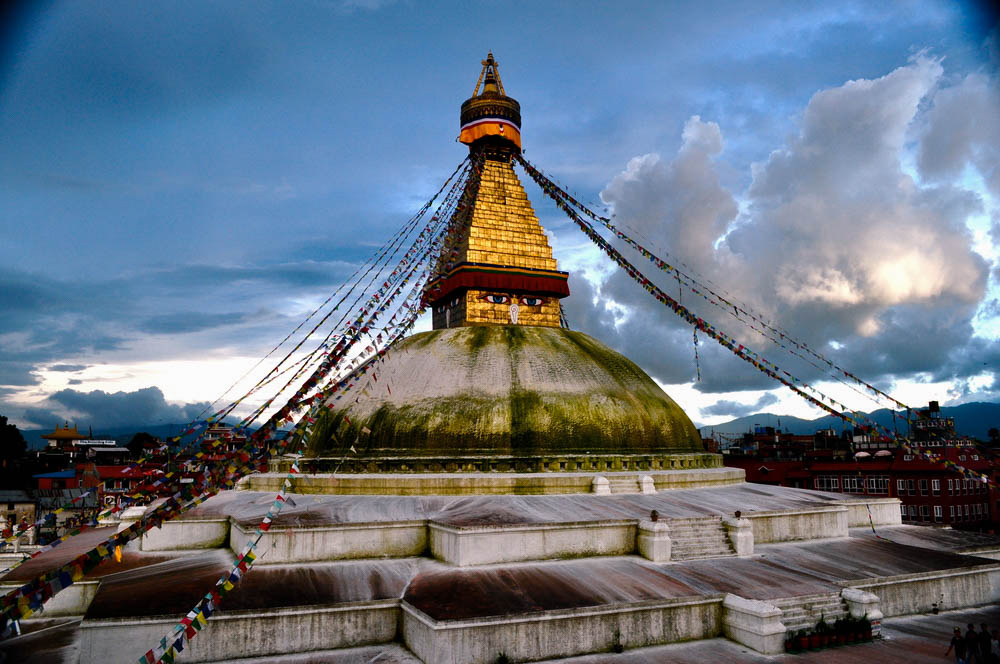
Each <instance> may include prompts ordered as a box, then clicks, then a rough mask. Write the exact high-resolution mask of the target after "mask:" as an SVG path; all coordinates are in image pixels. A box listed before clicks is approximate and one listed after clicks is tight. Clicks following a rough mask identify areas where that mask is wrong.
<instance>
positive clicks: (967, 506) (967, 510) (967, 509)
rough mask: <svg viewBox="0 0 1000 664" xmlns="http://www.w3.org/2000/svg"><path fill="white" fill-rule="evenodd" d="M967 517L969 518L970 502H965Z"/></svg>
mask: <svg viewBox="0 0 1000 664" xmlns="http://www.w3.org/2000/svg"><path fill="white" fill-rule="evenodd" d="M965 518H966V519H968V518H969V504H968V503H966V504H965Z"/></svg>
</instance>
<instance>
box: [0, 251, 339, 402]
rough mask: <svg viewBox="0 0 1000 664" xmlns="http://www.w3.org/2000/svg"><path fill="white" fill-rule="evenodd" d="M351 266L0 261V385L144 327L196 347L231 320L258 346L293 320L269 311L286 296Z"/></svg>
mask: <svg viewBox="0 0 1000 664" xmlns="http://www.w3.org/2000/svg"><path fill="white" fill-rule="evenodd" d="M353 269H354V268H353V266H351V265H349V264H346V263H333V264H322V263H315V262H303V263H299V264H280V265H270V266H266V265H261V266H254V267H238V266H212V265H190V266H183V267H175V268H172V269H169V270H155V269H153V270H145V271H141V272H137V273H134V274H131V275H129V276H128V277H127V278H126V277H120V278H113V279H86V278H81V279H75V280H68V279H67V280H62V279H54V278H51V277H47V276H44V275H41V274H37V273H28V272H19V271H15V270H0V296H2V298H0V299H2V301H3V302H4V309H5V310H4V316H2V317H0V385H19V386H28V385H35V384H37V383H38V382H39V376H38V374H37V372H38V371H39V370H40V369H42V368H47V369H49V370H54V371H61V372H71V371H79V370H82V369H85V368H87V366H88V365H84V364H80V363H67V362H60V360H61V359H64V358H74V357H81V356H92V355H95V354H100V353H102V352H109V351H122V350H125V349H128V348H130V347H133V346H135V344H136V343H137V342H138V341H139V340H140V339H142V338H144V337H146V336H147V335H149V334H156V335H170V336H172V337H178V339H181V338H185V339H187V341H186V342H185V344H184V345H185V346H186V347H187V348H188V349H189V350H195V349H198V348H206V349H207V348H213V347H215V346H216V345H228V344H229V343H231V335H229V334H227V332H226V331H227V330H231V329H233V328H235V327H239V328H240V338H241V339H242V340H243V342H244V343H245V344H248V345H254V346H256V345H257V344H261V345H266V344H267V343H268V342H271V341H273V340H274V339H275V338H276V337H277V335H279V334H285V333H287V332H288V330H289V329H291V326H293V325H294V322H295V321H290V320H287V319H286V317H285V316H283V315H281V314H278V313H275V312H277V311H280V310H281V309H283V308H284V306H285V303H286V302H287V299H288V298H311V297H317V296H320V295H324V296H325V295H326V294H327V293H328V292H329V291H330V290H332V288H333V287H334V285H335V284H336V283H337V282H338V280H340V279H343V278H344V276H346V274H347V271H348V270H353ZM240 307H246V308H245V309H243V310H240ZM165 310H166V311H168V312H169V313H161V312H163V311H165ZM198 333H212V335H213V336H209V337H204V336H199V337H196V336H195V335H197V334H198ZM164 350H165V351H166V349H164ZM160 359H162V358H160ZM52 363H55V364H54V365H52Z"/></svg>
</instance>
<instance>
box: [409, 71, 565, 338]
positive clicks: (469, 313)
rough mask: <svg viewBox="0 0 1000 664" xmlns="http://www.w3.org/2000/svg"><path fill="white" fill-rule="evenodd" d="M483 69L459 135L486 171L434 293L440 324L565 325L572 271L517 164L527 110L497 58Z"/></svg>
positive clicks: (472, 190) (476, 182)
mask: <svg viewBox="0 0 1000 664" xmlns="http://www.w3.org/2000/svg"><path fill="white" fill-rule="evenodd" d="M482 65H483V68H482V71H481V72H480V74H479V80H478V81H477V82H476V88H475V90H474V91H473V93H472V97H470V98H469V99H467V100H466V101H465V103H463V104H462V114H461V134H460V135H459V140H460V141H461V142H462V143H465V144H466V145H468V146H469V151H470V152H471V153H472V155H473V163H474V164H476V167H477V169H478V170H479V172H478V177H475V178H473V181H472V183H471V184H470V187H469V189H468V190H467V192H466V193H467V195H468V196H469V197H470V198H471V199H472V200H471V203H470V204H469V205H467V206H466V209H465V211H464V218H463V220H462V231H461V233H460V234H459V237H460V240H458V244H457V246H456V247H454V248H452V249H449V252H448V256H447V257H442V260H441V261H440V263H439V265H438V273H437V274H436V275H435V277H434V279H433V280H432V282H431V283H430V284H429V286H428V288H427V301H428V302H429V303H430V305H431V307H432V309H433V326H434V329H435V330H437V329H442V328H449V327H464V326H470V325H530V326H541V327H559V326H560V316H559V300H560V298H563V297H566V296H567V295H569V285H568V283H567V277H568V274H567V273H566V272H560V271H558V270H557V269H556V260H555V259H554V258H553V257H552V248H551V247H550V246H549V243H548V239H547V238H546V236H545V233H544V231H543V230H542V226H541V224H540V223H539V222H538V217H537V216H536V215H535V211H534V209H532V207H531V202H530V201H529V200H528V196H527V194H525V193H524V187H522V186H521V182H520V180H519V179H518V177H517V174H516V173H515V172H514V168H513V163H512V162H513V157H514V155H515V154H517V153H519V152H520V151H521V106H520V104H518V103H517V101H516V100H515V99H512V98H511V97H508V96H507V95H506V94H505V92H504V89H503V83H502V82H501V80H500V73H499V71H498V68H497V62H496V60H494V59H493V54H492V53H490V54H489V55H487V57H486V59H485V60H483V62H482ZM480 88H482V92H480Z"/></svg>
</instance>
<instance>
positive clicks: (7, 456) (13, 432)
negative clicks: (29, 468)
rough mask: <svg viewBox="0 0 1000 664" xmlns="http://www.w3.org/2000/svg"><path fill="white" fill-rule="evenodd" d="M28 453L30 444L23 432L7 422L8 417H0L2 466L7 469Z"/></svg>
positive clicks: (0, 456)
mask: <svg viewBox="0 0 1000 664" xmlns="http://www.w3.org/2000/svg"><path fill="white" fill-rule="evenodd" d="M27 451H28V443H26V442H25V441H24V436H22V435H21V431H20V430H19V429H18V428H17V426H15V425H13V424H10V423H9V422H7V418H6V416H4V415H0V464H2V465H3V467H4V468H7V467H8V466H9V465H11V462H12V461H15V460H17V459H20V458H21V457H23V456H24V453H25V452H27Z"/></svg>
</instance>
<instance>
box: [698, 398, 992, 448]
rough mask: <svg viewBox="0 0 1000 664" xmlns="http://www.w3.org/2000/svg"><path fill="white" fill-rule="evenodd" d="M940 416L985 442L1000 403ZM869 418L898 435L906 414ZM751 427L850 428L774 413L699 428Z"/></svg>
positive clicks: (945, 410) (883, 412)
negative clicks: (897, 432)
mask: <svg viewBox="0 0 1000 664" xmlns="http://www.w3.org/2000/svg"><path fill="white" fill-rule="evenodd" d="M941 415H942V416H943V417H951V418H954V419H955V431H956V432H957V433H959V434H961V435H964V436H969V437H971V438H977V439H979V440H987V439H988V438H989V434H988V433H987V432H988V431H989V430H990V429H992V428H994V427H995V428H998V429H1000V403H985V402H974V403H964V404H962V405H961V406H942V407H941ZM868 417H869V418H870V419H872V420H874V421H876V422H878V423H879V424H881V425H882V426H884V427H886V428H888V429H889V430H893V427H896V428H897V429H898V430H899V432H900V433H905V432H906V415H905V413H904V414H903V415H902V416H900V415H899V413H898V412H897V414H896V417H895V419H894V418H893V412H892V411H891V410H889V409H888V408H881V409H879V410H875V411H872V412H870V413H868ZM754 425H757V426H762V427H774V428H775V429H778V430H780V431H787V432H789V433H792V434H796V435H800V436H804V435H809V434H813V433H816V431H818V430H820V429H833V430H835V431H837V432H838V433H839V432H840V431H843V430H845V429H847V428H849V425H848V424H847V423H845V422H844V421H843V420H841V419H840V418H839V417H834V416H833V415H827V416H825V417H818V418H816V419H815V420H805V419H802V418H800V417H792V416H791V415H774V414H773V413H758V414H756V415H747V416H746V417H739V418H736V419H735V420H730V421H729V422H724V423H722V424H710V425H703V426H700V427H699V430H700V431H701V433H702V435H704V436H709V435H711V433H712V432H713V431H715V432H718V433H725V434H742V433H747V432H752V431H753V429H754Z"/></svg>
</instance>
